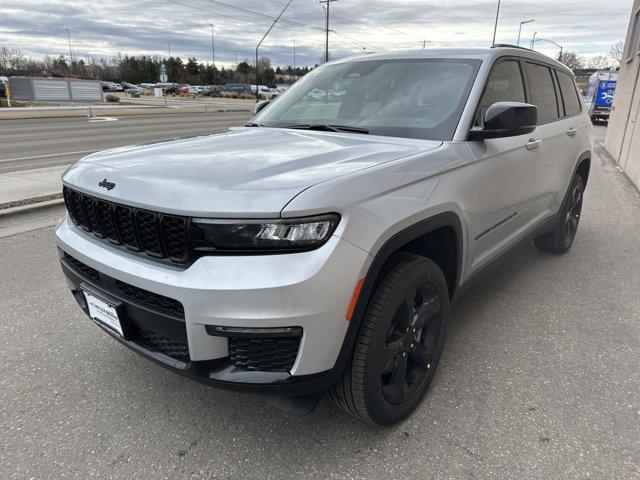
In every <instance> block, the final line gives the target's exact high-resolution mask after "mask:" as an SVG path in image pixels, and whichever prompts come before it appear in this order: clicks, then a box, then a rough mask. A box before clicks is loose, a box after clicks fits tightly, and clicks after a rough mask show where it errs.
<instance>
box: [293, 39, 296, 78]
mask: <svg viewBox="0 0 640 480" xmlns="http://www.w3.org/2000/svg"><path fill="white" fill-rule="evenodd" d="M293 71H294V72H295V71H296V41H295V40H294V41H293ZM294 74H295V73H294Z"/></svg>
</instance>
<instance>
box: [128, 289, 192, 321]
mask: <svg viewBox="0 0 640 480" xmlns="http://www.w3.org/2000/svg"><path fill="white" fill-rule="evenodd" d="M116 291H117V292H118V293H120V294H121V295H123V296H125V297H128V298H130V299H132V300H135V301H137V302H139V303H142V304H143V305H145V306H148V307H151V308H152V309H154V310H158V311H162V312H164V313H168V314H170V315H173V316H176V317H178V318H184V307H183V306H182V304H181V303H180V302H179V301H178V300H174V299H173V298H169V297H165V296H164V295H160V294H158V293H153V292H149V291H147V290H143V289H142V288H138V287H134V286H133V285H129V284H128V283H124V282H121V281H120V280H116Z"/></svg>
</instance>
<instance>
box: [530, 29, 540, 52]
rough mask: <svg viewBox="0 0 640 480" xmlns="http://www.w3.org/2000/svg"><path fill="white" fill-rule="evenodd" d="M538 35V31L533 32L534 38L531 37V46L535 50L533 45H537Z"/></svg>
mask: <svg viewBox="0 0 640 480" xmlns="http://www.w3.org/2000/svg"><path fill="white" fill-rule="evenodd" d="M536 35H538V32H533V38H532V39H531V44H530V46H529V48H530V49H531V50H533V47H535V45H536Z"/></svg>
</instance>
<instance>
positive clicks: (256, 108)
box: [253, 100, 271, 115]
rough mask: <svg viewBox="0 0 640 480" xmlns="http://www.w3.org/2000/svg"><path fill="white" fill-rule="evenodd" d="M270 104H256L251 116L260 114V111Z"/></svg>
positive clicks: (267, 101) (262, 102)
mask: <svg viewBox="0 0 640 480" xmlns="http://www.w3.org/2000/svg"><path fill="white" fill-rule="evenodd" d="M270 103H271V100H262V101H261V102H258V103H256V104H255V105H254V106H253V114H254V115H257V114H258V113H260V112H261V111H262V110H264V108H265V107H266V106H267V105H269V104H270Z"/></svg>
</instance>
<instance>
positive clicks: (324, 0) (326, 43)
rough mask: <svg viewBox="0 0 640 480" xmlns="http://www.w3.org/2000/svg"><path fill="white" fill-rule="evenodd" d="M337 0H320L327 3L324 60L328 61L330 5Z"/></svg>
mask: <svg viewBox="0 0 640 480" xmlns="http://www.w3.org/2000/svg"><path fill="white" fill-rule="evenodd" d="M335 1H337V0H320V3H326V4H327V12H326V13H327V22H326V29H325V30H326V36H327V38H326V41H325V44H324V61H325V62H328V61H329V32H330V31H331V30H329V6H330V5H331V2H335Z"/></svg>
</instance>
